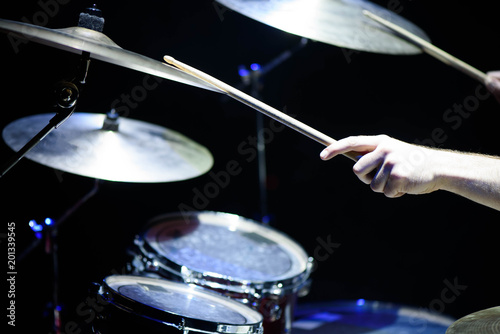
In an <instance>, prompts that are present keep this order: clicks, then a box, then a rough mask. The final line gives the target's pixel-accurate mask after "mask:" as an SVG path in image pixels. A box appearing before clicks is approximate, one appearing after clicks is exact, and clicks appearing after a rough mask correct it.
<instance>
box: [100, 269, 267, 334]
mask: <svg viewBox="0 0 500 334" xmlns="http://www.w3.org/2000/svg"><path fill="white" fill-rule="evenodd" d="M119 279H126V280H134V282H146V283H149V284H153V285H163V286H165V285H170V286H175V287H176V289H177V288H181V289H186V292H188V291H189V292H194V293H195V294H196V295H197V296H202V297H203V296H206V297H207V299H212V300H213V299H216V300H217V301H220V302H221V305H222V304H226V305H231V306H232V307H234V309H233V311H235V312H237V313H238V314H240V315H242V316H243V317H244V318H245V319H246V320H247V321H248V323H246V324H233V323H229V322H220V321H219V322H217V321H210V320H204V319H197V318H190V317H188V316H184V315H181V314H177V313H175V312H172V311H169V310H162V309H158V308H156V307H153V306H150V305H146V304H143V303H141V302H139V301H137V300H134V299H132V298H130V297H128V296H125V295H123V294H121V293H120V292H119V291H117V290H116V289H114V288H113V287H112V286H111V284H112V283H113V282H110V281H111V280H119ZM124 285H126V284H124ZM98 293H99V294H100V295H101V297H102V298H103V299H104V300H105V301H106V302H108V303H109V304H111V305H113V306H115V307H117V308H119V309H121V310H123V311H124V312H128V313H133V314H135V315H137V316H140V317H144V318H148V319H150V320H153V321H156V322H160V323H163V324H165V325H167V326H171V327H174V328H177V329H178V330H180V331H185V330H187V331H193V332H200V333H227V334H239V333H244V334H249V333H250V334H251V333H255V334H262V331H263V329H262V324H263V316H262V315H261V314H260V313H259V312H257V311H255V310H253V309H252V308H250V307H248V306H246V305H244V304H242V303H239V302H237V301H235V300H232V299H230V298H227V297H224V296H221V295H220V294H217V293H214V292H212V291H210V290H207V289H204V288H202V287H200V286H197V285H192V284H185V283H180V282H173V281H169V280H165V279H161V278H153V277H145V276H139V275H109V276H107V277H105V278H104V279H103V281H102V283H101V285H100V289H99V292H98ZM242 311H244V313H243V312H242Z"/></svg>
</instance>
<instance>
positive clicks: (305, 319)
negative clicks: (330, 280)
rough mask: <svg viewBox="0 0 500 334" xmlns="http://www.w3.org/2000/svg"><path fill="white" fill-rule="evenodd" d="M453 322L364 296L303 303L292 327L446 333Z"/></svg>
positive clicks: (299, 333)
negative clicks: (344, 299) (347, 299)
mask: <svg viewBox="0 0 500 334" xmlns="http://www.w3.org/2000/svg"><path fill="white" fill-rule="evenodd" d="M453 321H454V320H453V319H452V318H450V317H446V316H444V315H442V314H439V313H436V312H430V311H429V310H425V309H423V308H420V309H419V308H413V307H408V306H403V305H397V304H392V303H385V302H378V301H365V300H363V299H360V300H357V301H335V302H323V303H311V304H304V305H299V306H298V307H297V309H296V312H295V321H294V323H293V326H292V329H293V333H294V334H310V333H315V334H330V333H366V334H370V333H372V334H399V333H406V334H412V333H414V334H420V333H428V334H444V333H445V332H446V329H447V328H448V326H450V325H451V324H452V323H453Z"/></svg>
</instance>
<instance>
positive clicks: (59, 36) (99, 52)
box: [0, 19, 217, 91]
mask: <svg viewBox="0 0 500 334" xmlns="http://www.w3.org/2000/svg"><path fill="white" fill-rule="evenodd" d="M2 30H3V31H5V32H8V33H9V34H10V35H11V36H12V37H14V38H20V39H23V40H28V41H34V42H37V43H40V44H44V45H48V46H51V47H55V48H58V49H61V50H65V51H70V52H73V53H80V52H82V51H85V52H89V53H90V57H91V58H94V59H98V60H102V61H105V62H108V63H111V64H115V65H119V66H123V67H126V68H129V69H132V70H136V71H139V72H144V73H148V74H151V75H154V76H158V77H161V78H165V79H168V80H173V81H177V82H180V83H183V84H187V85H191V86H195V87H199V88H204V89H207V90H212V91H217V90H216V89H215V88H213V87H212V86H210V85H207V84H205V83H204V82H203V81H201V80H198V79H196V78H193V77H191V76H189V75H187V74H185V73H182V72H181V71H178V70H177V69H175V68H172V67H171V66H168V65H166V64H165V63H163V62H161V61H156V60H153V59H151V58H148V57H146V56H143V55H140V54H137V53H134V52H131V51H128V50H124V49H122V48H121V47H120V46H118V45H117V44H116V43H115V42H113V41H112V40H111V39H110V38H109V37H108V36H106V35H105V34H103V33H101V32H98V31H95V30H91V29H87V28H82V27H70V28H64V29H49V28H45V27H40V26H36V25H32V24H28V23H23V22H16V21H10V20H4V19H0V31H2Z"/></svg>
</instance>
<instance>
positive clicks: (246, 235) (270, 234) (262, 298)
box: [132, 212, 313, 334]
mask: <svg viewBox="0 0 500 334" xmlns="http://www.w3.org/2000/svg"><path fill="white" fill-rule="evenodd" d="M135 248H136V250H135V252H134V253H135V256H134V260H133V261H132V264H133V268H134V270H135V273H139V274H141V275H149V274H151V273H155V274H157V275H159V276H160V277H163V278H168V279H172V280H177V281H181V282H185V283H194V284H196V285H199V286H202V287H205V288H208V289H212V290H214V291H216V292H218V293H221V294H224V295H226V296H229V297H231V298H232V299H235V300H238V301H240V302H242V303H244V304H246V305H249V306H251V307H253V308H254V309H255V310H257V311H259V312H260V313H261V314H262V315H263V317H264V331H265V332H266V333H267V334H274V333H276V334H279V333H287V332H290V330H291V323H292V319H293V308H294V306H295V303H296V298H297V297H298V296H301V295H305V294H306V293H307V292H308V288H309V284H310V281H309V276H310V273H311V270H312V267H313V260H312V258H309V257H308V256H307V255H306V253H305V251H304V250H303V248H302V247H301V246H300V245H299V244H297V243H296V242H295V241H293V240H291V239H290V238H289V237H288V236H286V235H285V234H283V233H281V232H279V231H277V230H275V229H273V228H270V227H266V226H263V225H262V224H259V223H257V222H255V221H252V220H249V219H246V218H242V217H240V216H237V215H234V214H228V213H221V212H188V213H174V214H168V215H163V216H159V217H156V218H154V219H153V220H152V221H151V222H150V223H149V224H148V225H147V227H146V229H145V230H144V231H143V232H142V233H141V234H140V235H138V236H137V238H136V239H135Z"/></svg>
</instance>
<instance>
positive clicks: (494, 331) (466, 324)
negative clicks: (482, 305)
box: [446, 306, 500, 334]
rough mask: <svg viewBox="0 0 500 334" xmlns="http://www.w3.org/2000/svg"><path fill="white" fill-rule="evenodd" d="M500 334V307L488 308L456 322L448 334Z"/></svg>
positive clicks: (448, 330)
mask: <svg viewBox="0 0 500 334" xmlns="http://www.w3.org/2000/svg"><path fill="white" fill-rule="evenodd" d="M466 333H467V334H469V333H470V334H472V333H474V334H475V333H481V334H500V306H496V307H492V308H488V309H485V310H481V311H478V312H474V313H472V314H469V315H466V316H465V317H463V318H460V319H458V320H457V321H455V322H454V323H453V324H452V325H451V326H450V327H448V329H447V330H446V334H466Z"/></svg>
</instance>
